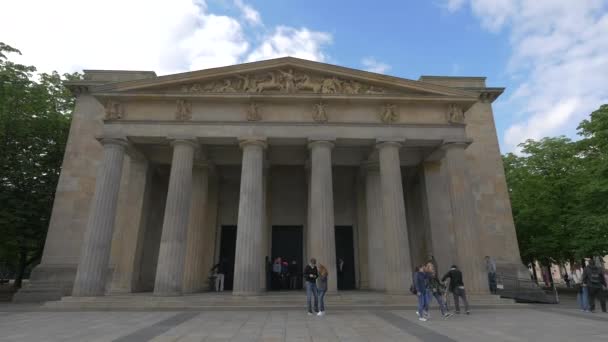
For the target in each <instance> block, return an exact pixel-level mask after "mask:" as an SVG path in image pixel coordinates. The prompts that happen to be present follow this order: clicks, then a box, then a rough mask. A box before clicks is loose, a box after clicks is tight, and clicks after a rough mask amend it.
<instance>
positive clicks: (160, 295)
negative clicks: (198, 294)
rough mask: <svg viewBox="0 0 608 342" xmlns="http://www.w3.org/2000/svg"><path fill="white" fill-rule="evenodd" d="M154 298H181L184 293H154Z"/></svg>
mask: <svg viewBox="0 0 608 342" xmlns="http://www.w3.org/2000/svg"><path fill="white" fill-rule="evenodd" d="M152 295H153V296H155V297H181V296H183V293H181V292H153V293H152Z"/></svg>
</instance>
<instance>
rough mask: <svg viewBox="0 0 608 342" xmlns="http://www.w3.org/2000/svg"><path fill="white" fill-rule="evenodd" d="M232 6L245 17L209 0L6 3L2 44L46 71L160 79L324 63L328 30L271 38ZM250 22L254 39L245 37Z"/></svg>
mask: <svg viewBox="0 0 608 342" xmlns="http://www.w3.org/2000/svg"><path fill="white" fill-rule="evenodd" d="M235 5H236V6H237V7H238V8H239V9H240V10H241V13H242V17H238V18H237V17H231V16H228V15H220V14H218V13H211V12H210V10H209V9H208V7H207V5H206V2H205V1H204V0H172V1H164V0H129V1H124V0H106V1H102V2H99V1H82V0H55V1H41V0H14V1H8V2H3V6H2V13H3V14H4V15H3V16H2V19H1V20H0V32H2V37H0V39H1V41H3V42H5V43H7V44H9V45H11V46H13V47H15V48H18V49H20V50H21V51H22V53H23V56H21V57H16V56H15V57H11V58H14V59H16V60H18V61H19V62H21V63H26V64H31V65H35V66H37V67H38V69H39V70H40V71H44V72H49V71H52V70H58V71H60V72H72V71H80V70H82V69H133V70H154V71H156V72H157V73H158V74H161V75H162V74H168V73H175V72H183V71H188V70H196V69H204V68H210V67H217V66H222V65H231V64H236V63H240V62H243V61H245V60H248V61H252V60H259V59H265V58H273V57H278V56H284V55H292V56H297V57H301V58H307V59H313V60H325V59H326V57H327V56H326V54H325V53H324V51H323V48H324V47H325V46H326V45H327V44H330V43H331V35H329V34H328V33H324V32H316V31H312V30H310V29H308V28H305V27H303V28H299V29H295V28H291V27H287V26H279V27H277V28H274V29H271V30H270V32H271V33H267V32H269V31H268V30H267V29H266V28H264V25H263V23H262V19H261V16H260V14H259V13H258V12H257V11H256V10H255V9H254V8H253V7H251V6H250V5H248V4H246V3H245V2H244V1H242V0H235ZM32 8H35V9H36V10H35V11H33V10H32ZM8 13H10V15H6V14H8ZM245 22H246V23H248V24H250V25H251V26H250V27H249V28H248V29H249V30H250V32H251V33H252V34H245V32H244V27H243V24H244V23H245ZM259 37H265V38H264V39H263V40H260V38H259Z"/></svg>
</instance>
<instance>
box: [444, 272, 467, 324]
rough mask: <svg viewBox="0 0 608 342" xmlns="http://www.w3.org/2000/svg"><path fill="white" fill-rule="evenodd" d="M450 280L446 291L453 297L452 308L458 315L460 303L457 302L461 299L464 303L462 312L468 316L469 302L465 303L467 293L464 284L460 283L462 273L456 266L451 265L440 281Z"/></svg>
mask: <svg viewBox="0 0 608 342" xmlns="http://www.w3.org/2000/svg"><path fill="white" fill-rule="evenodd" d="M448 278H449V279H450V285H449V286H448V289H449V291H450V292H452V294H453V295H454V307H455V308H456V313H457V314H459V313H460V303H459V302H458V300H459V298H462V301H463V302H464V310H465V312H466V314H467V315H468V314H470V313H471V312H470V311H469V302H468V301H467V293H466V291H465V289H464V283H463V282H462V272H460V270H459V269H458V267H457V266H456V265H452V267H451V268H450V270H449V271H448V273H446V274H445V275H444V276H443V278H441V281H442V282H444V281H446V279H448Z"/></svg>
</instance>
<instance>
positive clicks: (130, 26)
mask: <svg viewBox="0 0 608 342" xmlns="http://www.w3.org/2000/svg"><path fill="white" fill-rule="evenodd" d="M0 2H1V3H2V6H1V8H2V10H1V11H0V41H2V42H4V43H6V44H9V45H11V46H13V47H15V48H18V49H19V50H21V52H22V53H23V55H22V56H20V57H15V56H11V58H12V59H14V60H17V61H19V62H21V63H27V64H31V65H35V66H36V67H37V68H38V70H39V71H43V72H50V71H52V70H57V71H59V72H61V73H63V72H74V71H82V69H131V70H154V71H156V73H157V74H158V75H164V74H170V73H176V72H183V71H190V70H199V69H205V68H209V67H217V66H223V65H232V64H237V63H242V62H247V61H256V60H264V59H269V58H276V57H282V56H294V57H299V58H305V59H310V60H316V61H321V62H326V63H331V64H337V65H341V66H346V67H351V68H357V69H363V70H368V71H373V72H378V73H385V74H389V75H393V76H397V77H404V78H409V79H414V80H415V79H418V77H419V76H420V75H448V76H485V77H487V81H486V82H487V86H491V87H505V88H506V91H505V93H504V94H503V95H502V96H501V97H500V98H499V99H498V100H496V102H495V103H494V115H495V119H496V127H497V132H498V137H499V142H500V146H501V151H502V152H503V153H506V152H518V147H517V145H518V144H520V143H521V142H524V141H525V140H526V139H540V138H543V137H545V136H556V135H566V136H568V137H571V138H576V127H577V125H578V123H579V122H580V121H581V120H582V119H585V118H587V117H588V115H589V113H591V112H592V111H593V110H594V109H596V108H598V107H599V106H600V105H601V104H603V103H608V0H428V1H415V0H401V1H372V2H369V1H354V0H350V1H338V0H334V1H329V0H325V1H317V0H306V1H295V0H294V1H288V0H163V1H161V0H104V1H89V0H53V1H48V0H0Z"/></svg>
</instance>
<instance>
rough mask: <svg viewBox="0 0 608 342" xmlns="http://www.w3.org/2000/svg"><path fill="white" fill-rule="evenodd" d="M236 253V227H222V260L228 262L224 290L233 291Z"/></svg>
mask: <svg viewBox="0 0 608 342" xmlns="http://www.w3.org/2000/svg"><path fill="white" fill-rule="evenodd" d="M235 253H236V226H222V235H221V241H220V259H219V260H224V261H225V262H226V266H227V270H226V274H225V275H224V290H232V284H233V283H234V256H235Z"/></svg>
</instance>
